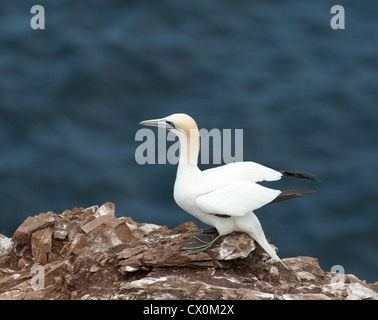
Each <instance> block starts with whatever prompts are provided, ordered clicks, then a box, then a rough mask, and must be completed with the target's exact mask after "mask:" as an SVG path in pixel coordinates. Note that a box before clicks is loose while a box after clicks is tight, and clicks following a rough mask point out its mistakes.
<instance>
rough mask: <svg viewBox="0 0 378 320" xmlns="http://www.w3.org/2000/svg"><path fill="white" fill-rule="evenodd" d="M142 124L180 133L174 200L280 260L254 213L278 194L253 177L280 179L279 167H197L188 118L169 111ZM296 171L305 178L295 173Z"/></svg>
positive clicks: (193, 134) (196, 139)
mask: <svg viewBox="0 0 378 320" xmlns="http://www.w3.org/2000/svg"><path fill="white" fill-rule="evenodd" d="M141 124H143V125H149V126H157V127H164V128H166V129H167V130H170V131H173V132H174V133H175V134H176V135H177V136H178V137H179V140H180V161H179V164H178V169H177V176H176V181H175V186H174V199H175V201H176V203H177V204H178V205H179V206H180V207H181V208H182V209H183V210H185V211H186V212H188V213H190V214H191V215H193V216H194V217H196V218H197V219H199V220H201V221H202V222H204V223H206V224H208V225H210V226H213V227H215V228H216V229H217V231H218V232H219V234H220V235H227V234H229V233H231V232H233V231H241V232H245V233H247V234H249V235H250V236H251V237H252V238H253V239H254V240H255V241H257V243H258V244H259V245H260V246H261V247H262V248H263V249H264V250H265V251H266V252H267V253H268V254H269V256H270V257H271V258H272V260H274V261H279V262H281V263H282V261H281V259H280V258H279V257H278V256H277V255H276V252H275V251H274V250H273V248H272V247H271V246H270V245H269V243H268V242H267V240H266V238H265V235H264V231H263V229H262V227H261V224H260V222H259V220H258V218H257V217H256V216H255V214H254V213H253V211H254V210H256V209H259V208H261V207H262V206H264V205H266V204H268V203H270V202H272V201H273V200H275V199H276V198H277V197H278V196H279V195H280V194H281V191H280V190H274V189H269V188H266V187H263V186H261V185H259V184H258V183H257V182H260V181H275V180H279V179H280V178H281V177H282V173H281V172H279V171H276V170H273V169H270V168H267V167H265V166H262V165H260V164H257V163H254V162H235V163H230V164H227V165H224V166H219V167H217V168H213V169H208V170H204V171H201V170H200V169H199V168H198V166H197V158H198V153H199V147H200V146H199V144H200V140H199V133H198V128H197V124H196V123H195V121H194V120H193V119H192V118H191V117H189V116H188V115H186V114H173V115H171V116H169V117H166V118H162V119H156V120H147V121H143V122H141ZM295 175H296V176H298V175H300V177H305V176H302V174H300V173H295ZM305 178H308V177H305ZM309 179H313V178H309ZM295 196H303V194H302V195H295Z"/></svg>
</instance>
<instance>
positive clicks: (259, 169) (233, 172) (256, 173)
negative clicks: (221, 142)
mask: <svg viewBox="0 0 378 320" xmlns="http://www.w3.org/2000/svg"><path fill="white" fill-rule="evenodd" d="M202 172H203V174H204V175H205V176H206V177H208V178H211V179H214V180H223V179H224V180H225V181H240V180H243V181H252V182H259V181H276V180H279V179H281V177H282V173H281V172H278V171H276V170H273V169H270V168H268V167H265V166H263V165H261V164H258V163H255V162H252V161H246V162H233V163H229V164H226V165H224V166H220V167H216V168H211V169H207V170H204V171H202Z"/></svg>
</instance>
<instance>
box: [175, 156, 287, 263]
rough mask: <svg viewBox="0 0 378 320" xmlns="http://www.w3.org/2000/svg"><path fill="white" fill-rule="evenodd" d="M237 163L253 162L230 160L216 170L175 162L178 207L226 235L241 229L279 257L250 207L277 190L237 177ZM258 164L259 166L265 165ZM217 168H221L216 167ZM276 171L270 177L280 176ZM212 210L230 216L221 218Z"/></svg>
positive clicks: (270, 252)
mask: <svg viewBox="0 0 378 320" xmlns="http://www.w3.org/2000/svg"><path fill="white" fill-rule="evenodd" d="M238 164H240V165H241V166H242V167H243V169H247V168H248V166H246V165H245V164H248V165H250V168H253V167H254V165H256V164H255V163H253V162H250V163H248V162H243V163H232V164H229V165H226V166H222V167H218V168H216V169H218V170H214V169H208V170H204V171H201V170H200V169H199V168H198V167H197V166H196V165H191V164H179V166H178V170H177V177H176V181H175V186H174V193H173V195H174V199H175V201H176V203H177V204H178V206H179V207H180V208H182V209H183V210H185V211H186V212H188V213H190V214H191V215H193V216H194V217H196V218H197V219H199V220H201V221H202V222H204V223H206V224H208V225H210V226H212V227H215V228H216V229H217V230H218V232H219V234H220V235H227V234H229V233H231V232H233V231H241V232H245V233H247V234H249V235H250V236H251V237H252V238H253V239H254V240H255V241H257V242H258V243H259V245H260V246H261V247H262V248H263V249H264V250H265V251H266V252H267V253H268V254H269V256H270V257H271V258H272V259H273V260H274V261H281V260H280V259H279V257H278V256H277V255H276V253H275V251H274V250H273V248H272V247H271V246H270V245H269V243H268V242H267V241H266V238H265V235H264V231H263V229H262V227H261V224H260V222H259V220H258V218H257V217H256V215H255V214H254V213H253V211H252V208H254V209H258V208H260V207H262V206H263V205H265V204H267V203H269V202H271V201H272V200H274V199H275V198H276V197H277V196H278V195H279V194H280V193H281V191H279V190H273V189H269V188H265V187H263V186H260V185H258V184H257V183H255V182H253V181H251V180H242V179H243V177H242V176H239V177H237V173H239V172H240V168H239V167H238V166H237V165H238ZM261 167H262V168H260V169H262V170H263V168H266V167H263V166H261ZM220 168H222V169H223V168H224V170H219V169H220ZM266 169H267V170H271V169H269V168H266ZM233 171H235V175H234V176H232V172H233ZM272 171H273V170H272ZM276 173H277V174H276V175H275V179H274V180H278V179H279V178H280V177H281V174H280V173H279V172H276ZM230 175H231V176H230ZM272 176H274V175H272ZM260 181H261V180H260ZM215 214H218V215H226V216H230V217H227V218H224V217H221V216H216V215H215Z"/></svg>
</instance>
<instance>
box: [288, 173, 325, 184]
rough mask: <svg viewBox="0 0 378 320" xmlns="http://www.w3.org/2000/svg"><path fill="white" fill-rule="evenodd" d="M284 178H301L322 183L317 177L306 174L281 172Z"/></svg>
mask: <svg viewBox="0 0 378 320" xmlns="http://www.w3.org/2000/svg"><path fill="white" fill-rule="evenodd" d="M280 172H281V173H282V175H283V176H286V177H292V178H301V179H310V180H313V181H316V182H321V181H320V180H319V179H317V178H316V175H314V174H312V173H306V172H294V171H280Z"/></svg>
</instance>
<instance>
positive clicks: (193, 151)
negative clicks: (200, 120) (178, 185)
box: [139, 113, 200, 163]
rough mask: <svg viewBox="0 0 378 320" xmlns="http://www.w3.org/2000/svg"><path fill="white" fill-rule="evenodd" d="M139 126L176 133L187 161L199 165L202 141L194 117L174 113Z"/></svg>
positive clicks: (146, 121) (144, 122)
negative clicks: (198, 159) (198, 158)
mask: <svg viewBox="0 0 378 320" xmlns="http://www.w3.org/2000/svg"><path fill="white" fill-rule="evenodd" d="M139 124H141V125H144V126H151V127H159V128H164V129H167V130H169V131H172V132H173V133H175V134H176V135H177V136H178V137H179V139H180V142H181V147H184V150H186V152H185V153H184V154H186V156H185V158H187V160H186V161H190V163H193V162H195V163H197V157H198V152H199V148H200V141H199V132H198V127H197V124H196V122H195V121H194V119H193V118H192V117H190V116H188V115H187V114H185V113H174V114H172V115H170V116H168V117H165V118H160V119H152V120H145V121H142V122H140V123H139ZM185 146H186V147H185ZM182 154H183V153H182Z"/></svg>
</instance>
